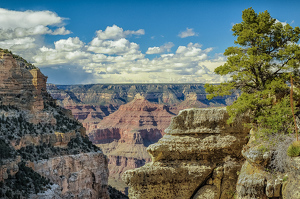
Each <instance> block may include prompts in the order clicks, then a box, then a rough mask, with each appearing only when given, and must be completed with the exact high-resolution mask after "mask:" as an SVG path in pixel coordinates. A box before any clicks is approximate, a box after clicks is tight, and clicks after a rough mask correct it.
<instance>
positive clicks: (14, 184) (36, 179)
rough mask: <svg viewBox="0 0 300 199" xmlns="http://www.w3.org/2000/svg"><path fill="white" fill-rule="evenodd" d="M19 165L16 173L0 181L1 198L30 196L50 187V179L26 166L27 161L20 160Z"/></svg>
mask: <svg viewBox="0 0 300 199" xmlns="http://www.w3.org/2000/svg"><path fill="white" fill-rule="evenodd" d="M18 166H19V171H18V172H17V173H16V175H14V176H10V175H9V176H8V179H6V180H4V182H1V183H0V198H29V195H30V194H36V193H41V192H44V191H45V190H47V189H49V188H50V185H51V184H52V183H51V182H50V180H49V179H47V178H45V177H43V176H41V175H40V174H38V173H36V172H35V171H33V170H32V169H31V168H29V167H26V166H25V162H20V163H19V164H18Z"/></svg>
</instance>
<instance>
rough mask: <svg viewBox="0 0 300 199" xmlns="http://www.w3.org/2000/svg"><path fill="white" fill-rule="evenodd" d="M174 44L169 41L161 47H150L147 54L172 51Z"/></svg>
mask: <svg viewBox="0 0 300 199" xmlns="http://www.w3.org/2000/svg"><path fill="white" fill-rule="evenodd" d="M173 46H174V44H173V43H172V42H168V43H166V44H164V45H162V46H160V47H156V46H154V47H149V48H148V50H147V52H146V54H160V53H164V52H166V51H167V52H170V51H171V48H172V47H173Z"/></svg>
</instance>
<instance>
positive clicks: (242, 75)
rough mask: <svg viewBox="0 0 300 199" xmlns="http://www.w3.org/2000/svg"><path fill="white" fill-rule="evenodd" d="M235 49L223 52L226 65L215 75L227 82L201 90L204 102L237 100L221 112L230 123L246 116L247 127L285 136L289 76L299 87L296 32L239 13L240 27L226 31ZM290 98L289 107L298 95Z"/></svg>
mask: <svg viewBox="0 0 300 199" xmlns="http://www.w3.org/2000/svg"><path fill="white" fill-rule="evenodd" d="M232 31H233V35H234V36H236V37H237V39H236V40H235V42H234V43H235V44H236V46H232V47H229V48H227V49H226V50H225V53H224V55H225V56H226V57H227V61H226V63H225V64H224V65H222V66H219V67H217V68H216V69H215V73H216V74H219V75H222V76H224V75H227V76H229V77H230V79H231V80H229V81H227V82H224V83H221V84H220V85H209V84H206V85H205V88H206V92H208V93H209V95H208V99H212V98H213V97H216V96H224V95H230V94H232V93H233V92H235V91H236V90H239V91H241V92H242V94H241V96H240V97H239V98H238V99H237V100H236V101H235V102H234V103H233V104H232V105H231V106H228V107H227V110H228V113H229V115H230V119H229V120H228V122H229V123H230V122H232V121H233V120H234V119H235V118H236V117H238V116H239V115H241V114H244V113H249V114H250V116H251V123H252V124H254V125H255V126H258V127H259V128H260V129H265V130H267V131H269V132H278V131H280V132H291V131H292V124H291V122H292V114H291V111H290V110H291V109H290V104H289V91H290V88H289V86H288V84H287V83H289V81H290V79H289V74H290V73H291V74H292V76H293V78H294V79H295V80H296V81H297V80H298V81H299V74H300V70H299V66H300V46H299V45H298V41H299V39H300V29H299V27H295V28H292V27H291V26H290V25H289V24H286V23H281V22H279V21H277V20H276V19H274V18H272V17H271V16H270V14H269V12H268V11H265V12H262V13H259V14H257V13H255V11H254V10H253V9H252V8H248V9H246V10H244V11H243V14H242V22H241V23H238V24H235V25H234V26H233V28H232ZM296 93H299V91H298V92H295V95H294V98H295V101H297V100H298V99H299V94H298V95H297V94H296Z"/></svg>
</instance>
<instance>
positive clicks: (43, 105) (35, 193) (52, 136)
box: [0, 50, 109, 198]
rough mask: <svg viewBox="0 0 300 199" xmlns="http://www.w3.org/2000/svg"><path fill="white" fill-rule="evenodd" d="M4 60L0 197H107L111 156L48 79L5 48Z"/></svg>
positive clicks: (0, 68)
mask: <svg viewBox="0 0 300 199" xmlns="http://www.w3.org/2000/svg"><path fill="white" fill-rule="evenodd" d="M0 58H1V59H0V71H1V72H0V150H1V153H0V198H20V197H21V198H109V194H108V190H107V179H108V167H107V157H106V156H105V155H104V154H103V153H102V151H101V150H100V149H99V148H97V147H96V146H95V145H93V144H92V143H91V142H90V141H89V140H88V137H87V136H86V133H85V129H84V128H83V127H82V124H80V123H79V122H78V121H77V120H76V119H74V117H73V116H72V114H71V113H70V111H68V110H65V109H63V108H61V107H58V106H57V105H56V104H55V100H54V99H53V98H52V97H51V96H50V95H49V94H48V93H47V91H46V80H47V77H45V76H44V75H43V74H42V73H41V72H40V71H39V69H37V68H35V67H34V66H33V65H31V64H29V63H27V62H26V61H25V60H23V59H22V58H21V57H19V56H16V55H13V54H11V53H10V52H9V51H7V50H0Z"/></svg>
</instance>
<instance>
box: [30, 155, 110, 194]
mask: <svg viewBox="0 0 300 199" xmlns="http://www.w3.org/2000/svg"><path fill="white" fill-rule="evenodd" d="M28 165H29V166H31V167H32V168H33V169H34V170H35V171H36V172H38V173H39V174H41V175H43V176H45V177H47V178H49V179H50V180H51V181H53V182H54V183H56V184H58V185H59V186H60V187H61V188H62V190H61V193H62V197H63V198H78V199H79V198H93V199H98V198H103V199H108V198H109V196H108V192H107V187H106V186H103V185H107V179H108V168H107V159H106V157H105V156H104V155H103V153H101V152H91V153H83V154H78V155H68V156H60V157H55V158H50V159H49V160H40V161H37V162H33V163H29V164H28Z"/></svg>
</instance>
